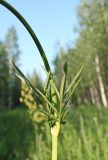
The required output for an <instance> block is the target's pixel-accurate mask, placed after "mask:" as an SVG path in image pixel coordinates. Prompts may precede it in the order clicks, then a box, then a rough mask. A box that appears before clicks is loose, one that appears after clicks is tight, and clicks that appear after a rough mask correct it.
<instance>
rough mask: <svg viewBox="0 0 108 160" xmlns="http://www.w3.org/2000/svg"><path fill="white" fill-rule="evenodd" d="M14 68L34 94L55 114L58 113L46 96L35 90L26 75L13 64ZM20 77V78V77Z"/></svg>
mask: <svg viewBox="0 0 108 160" xmlns="http://www.w3.org/2000/svg"><path fill="white" fill-rule="evenodd" d="M13 65H14V67H15V68H16V70H17V71H18V73H19V74H20V76H21V77H22V79H23V80H24V81H25V82H26V83H27V84H28V86H29V87H30V88H31V89H32V90H33V92H34V94H36V95H37V96H38V97H40V98H42V99H43V100H44V101H45V102H46V103H47V104H48V105H49V106H50V107H51V108H52V109H53V110H54V111H55V112H57V109H56V108H55V107H54V106H53V105H52V104H51V103H50V101H49V100H48V99H47V98H46V97H45V96H44V94H43V93H42V92H41V91H39V90H38V89H37V88H34V87H33V85H32V84H31V83H30V82H29V80H28V79H27V78H26V77H25V75H24V74H23V73H22V72H21V71H20V69H19V68H18V67H17V66H16V65H15V64H14V63H13ZM20 76H19V77H20Z"/></svg>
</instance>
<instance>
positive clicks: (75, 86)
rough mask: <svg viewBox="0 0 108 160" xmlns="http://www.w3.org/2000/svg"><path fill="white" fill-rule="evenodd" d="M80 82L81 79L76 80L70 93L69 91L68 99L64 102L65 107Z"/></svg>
mask: <svg viewBox="0 0 108 160" xmlns="http://www.w3.org/2000/svg"><path fill="white" fill-rule="evenodd" d="M80 80H81V78H79V79H78V81H77V83H76V84H75V85H74V87H73V89H72V91H71V92H70V94H69V95H68V98H67V100H66V102H65V106H66V104H67V103H68V101H69V99H70V98H71V96H72V95H73V93H74V92H75V89H76V88H77V86H78V84H79V82H80Z"/></svg>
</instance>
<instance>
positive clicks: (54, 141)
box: [52, 135, 58, 160]
mask: <svg viewBox="0 0 108 160" xmlns="http://www.w3.org/2000/svg"><path fill="white" fill-rule="evenodd" d="M57 141H58V136H55V135H52V160H57Z"/></svg>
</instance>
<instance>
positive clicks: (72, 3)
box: [0, 0, 79, 78]
mask: <svg viewBox="0 0 108 160" xmlns="http://www.w3.org/2000/svg"><path fill="white" fill-rule="evenodd" d="M8 2H9V3H10V4H11V5H12V6H14V7H15V8H16V9H17V10H18V11H19V12H20V13H21V14H22V15H23V17H24V18H25V19H26V20H27V21H28V23H29V24H30V25H31V27H32V28H33V30H34V32H35V33H36V35H37V37H38V39H39V41H40V42H41V44H42V47H43V48H44V51H45V53H46V55H47V58H48V61H49V63H50V64H51V66H52V61H53V59H54V57H55V56H56V54H57V50H58V48H59V47H58V46H62V47H64V48H66V47H67V46H68V45H69V44H70V43H71V45H72V46H74V44H75V39H76V37H77V33H75V32H74V28H75V26H77V23H78V22H77V14H76V8H77V5H78V4H79V0H53V1H51V0H28V1H27V0H26V1H25V0H21V1H20V0H8ZM11 26H15V28H16V30H17V35H18V43H19V46H20V51H21V55H20V64H21V65H20V68H21V70H22V71H23V72H24V73H25V74H26V73H28V72H30V73H31V72H32V71H33V70H34V69H36V70H37V72H38V73H39V74H40V75H42V78H43V77H44V72H43V67H42V66H43V62H42V60H41V57H40V55H39V52H38V50H37V49H36V46H35V44H34V42H33V40H32V39H31V37H30V35H29V34H28V32H27V31H26V29H25V28H24V27H23V25H22V24H21V23H20V22H19V20H17V18H16V17H15V16H14V15H12V13H10V12H9V11H8V10H7V9H6V8H4V7H3V6H0V40H4V39H5V35H6V33H7V30H8V29H9V28H10V27H11ZM52 68H53V66H52Z"/></svg>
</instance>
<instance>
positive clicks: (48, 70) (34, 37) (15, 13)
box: [0, 0, 51, 72]
mask: <svg viewBox="0 0 108 160" xmlns="http://www.w3.org/2000/svg"><path fill="white" fill-rule="evenodd" d="M0 4H1V5H3V6H4V7H6V8H7V9H8V10H9V11H10V12H12V13H13V14H14V15H15V16H16V17H17V18H18V19H19V21H20V22H21V23H22V24H23V26H24V27H25V28H26V29H27V31H28V32H29V34H30V35H31V37H32V39H33V41H34V43H35V45H36V46H37V48H38V50H39V53H40V55H41V57H42V60H43V62H44V65H45V69H46V70H47V72H50V71H51V68H50V65H49V62H48V60H47V57H46V54H45V52H44V50H43V48H42V45H41V43H40V42H39V40H38V38H37V36H36V34H35V33H34V31H33V29H32V28H31V26H30V25H29V24H28V22H27V21H26V20H25V18H24V17H23V16H22V15H21V14H20V13H19V12H18V11H17V10H16V9H15V8H14V7H13V6H11V5H10V4H9V3H8V2H6V1H5V0H0Z"/></svg>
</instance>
